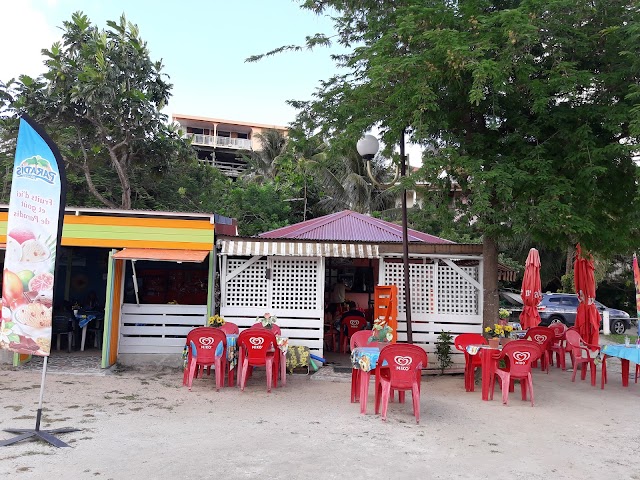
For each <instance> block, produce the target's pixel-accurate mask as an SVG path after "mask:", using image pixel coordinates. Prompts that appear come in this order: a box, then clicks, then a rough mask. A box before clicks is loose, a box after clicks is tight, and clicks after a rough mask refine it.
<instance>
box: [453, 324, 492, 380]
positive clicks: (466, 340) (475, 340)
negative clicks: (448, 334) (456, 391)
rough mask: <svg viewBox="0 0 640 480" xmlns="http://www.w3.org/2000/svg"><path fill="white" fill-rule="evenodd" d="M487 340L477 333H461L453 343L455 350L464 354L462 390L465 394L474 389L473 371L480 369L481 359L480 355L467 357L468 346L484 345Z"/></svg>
mask: <svg viewBox="0 0 640 480" xmlns="http://www.w3.org/2000/svg"><path fill="white" fill-rule="evenodd" d="M486 344H487V339H486V338H484V337H483V336H482V335H480V334H479V333H461V334H460V335H457V336H456V338H455V340H454V341H453V345H454V346H455V347H456V350H460V351H461V352H464V388H465V390H466V391H467V392H473V391H474V389H475V370H476V368H480V367H482V357H481V356H480V355H469V353H468V352H467V346H468V345H486Z"/></svg>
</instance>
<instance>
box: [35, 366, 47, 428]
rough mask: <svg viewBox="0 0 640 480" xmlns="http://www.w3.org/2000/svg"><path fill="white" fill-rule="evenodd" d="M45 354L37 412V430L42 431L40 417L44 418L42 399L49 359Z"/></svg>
mask: <svg viewBox="0 0 640 480" xmlns="http://www.w3.org/2000/svg"><path fill="white" fill-rule="evenodd" d="M48 359H49V356H48V355H47V356H45V357H44V360H43V362H42V380H41V381H40V398H39V400H38V412H37V413H36V432H38V431H40V419H41V418H42V399H43V398H44V380H45V378H46V377H47V360H48Z"/></svg>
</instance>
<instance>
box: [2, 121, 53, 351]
mask: <svg viewBox="0 0 640 480" xmlns="http://www.w3.org/2000/svg"><path fill="white" fill-rule="evenodd" d="M59 165H60V168H59ZM63 182H64V168H63V164H62V162H60V161H59V154H58V153H57V148H56V147H55V145H54V144H53V142H51V141H50V140H49V138H48V137H47V136H46V134H45V133H44V132H43V131H41V130H40V129H39V128H38V127H37V126H36V127H34V126H33V125H31V124H30V123H29V122H27V121H26V120H25V119H24V118H23V119H21V120H20V130H19V133H18V143H17V146H16V156H15V161H14V165H13V176H12V181H11V196H10V201H9V216H8V219H7V249H6V254H5V262H4V268H3V271H2V317H1V320H0V348H7V349H9V350H13V351H14V352H17V353H23V354H30V355H40V356H47V355H49V353H50V351H51V323H52V310H53V290H54V288H53V287H54V280H55V277H54V273H55V259H56V250H57V247H58V245H59V239H60V234H61V231H62V219H63V214H62V212H63V211H64V188H63Z"/></svg>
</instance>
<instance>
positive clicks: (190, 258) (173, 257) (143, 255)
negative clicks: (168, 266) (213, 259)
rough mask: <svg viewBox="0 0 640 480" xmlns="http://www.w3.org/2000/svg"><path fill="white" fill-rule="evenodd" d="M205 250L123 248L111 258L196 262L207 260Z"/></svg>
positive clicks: (207, 253)
mask: <svg viewBox="0 0 640 480" xmlns="http://www.w3.org/2000/svg"><path fill="white" fill-rule="evenodd" d="M207 255H209V252H208V251H206V250H168V249H162V248H125V249H123V250H120V251H119V252H117V253H116V254H115V255H114V256H113V258H117V259H120V260H156V261H161V262H196V263H200V262H202V261H203V260H204V259H205V258H207Z"/></svg>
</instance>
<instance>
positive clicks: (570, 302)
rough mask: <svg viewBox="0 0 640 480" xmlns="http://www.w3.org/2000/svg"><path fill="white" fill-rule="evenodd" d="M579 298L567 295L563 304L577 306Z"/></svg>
mask: <svg viewBox="0 0 640 480" xmlns="http://www.w3.org/2000/svg"><path fill="white" fill-rule="evenodd" d="M578 303H579V302H578V298H577V297H565V298H563V299H562V304H563V305H569V306H571V307H577V306H578Z"/></svg>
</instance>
